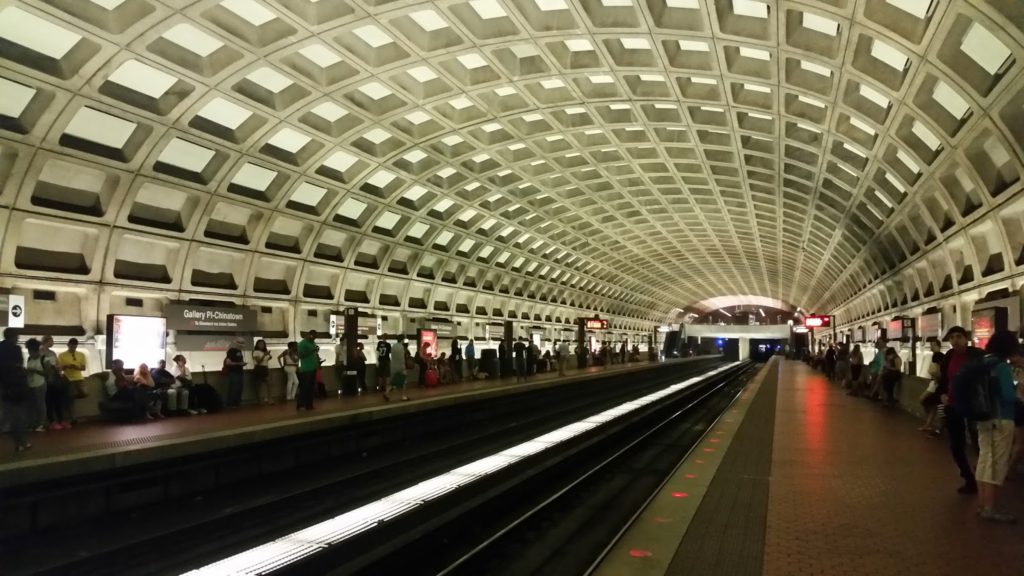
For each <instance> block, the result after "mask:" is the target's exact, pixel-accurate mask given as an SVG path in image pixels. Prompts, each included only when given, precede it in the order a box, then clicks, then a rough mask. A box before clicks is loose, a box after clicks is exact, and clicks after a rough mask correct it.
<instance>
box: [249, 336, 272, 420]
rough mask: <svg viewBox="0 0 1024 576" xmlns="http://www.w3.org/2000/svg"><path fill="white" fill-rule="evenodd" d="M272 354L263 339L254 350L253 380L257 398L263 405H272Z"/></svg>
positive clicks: (258, 341)
mask: <svg viewBox="0 0 1024 576" xmlns="http://www.w3.org/2000/svg"><path fill="white" fill-rule="evenodd" d="M270 358H271V355H270V352H269V351H268V350H267V343H266V341H265V340H263V339H262V338H261V339H259V340H257V341H256V345H255V346H253V349H252V379H253V380H255V381H256V397H257V398H259V401H260V402H262V403H263V404H270V403H271V401H270Z"/></svg>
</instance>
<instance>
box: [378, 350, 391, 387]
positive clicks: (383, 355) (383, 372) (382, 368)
mask: <svg viewBox="0 0 1024 576" xmlns="http://www.w3.org/2000/svg"><path fill="white" fill-rule="evenodd" d="M376 352H377V390H380V391H382V392H384V395H385V396H387V395H388V382H389V381H390V380H391V344H388V338H387V336H381V337H380V340H378V341H377V350H376Z"/></svg>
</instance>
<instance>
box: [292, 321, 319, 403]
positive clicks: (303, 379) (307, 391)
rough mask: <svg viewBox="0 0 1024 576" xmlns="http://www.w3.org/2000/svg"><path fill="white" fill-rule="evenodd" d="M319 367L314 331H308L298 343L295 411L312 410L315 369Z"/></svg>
mask: <svg viewBox="0 0 1024 576" xmlns="http://www.w3.org/2000/svg"><path fill="white" fill-rule="evenodd" d="M319 367H320V347H319V346H317V345H316V330H310V331H309V332H307V333H306V337H305V338H303V339H302V340H300V341H299V391H298V394H296V400H297V401H298V402H297V404H296V406H295V409H296V410H303V409H305V410H312V409H313V389H314V387H315V386H316V369H317V368H319Z"/></svg>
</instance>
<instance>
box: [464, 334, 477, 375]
mask: <svg viewBox="0 0 1024 576" xmlns="http://www.w3.org/2000/svg"><path fill="white" fill-rule="evenodd" d="M466 367H467V368H469V375H470V377H472V378H473V379H476V344H474V343H473V339H472V338H470V339H469V342H466Z"/></svg>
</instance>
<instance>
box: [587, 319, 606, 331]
mask: <svg viewBox="0 0 1024 576" xmlns="http://www.w3.org/2000/svg"><path fill="white" fill-rule="evenodd" d="M586 322H587V323H586V328H587V330H607V329H608V321H607V320H601V319H599V318H587V320H586Z"/></svg>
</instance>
